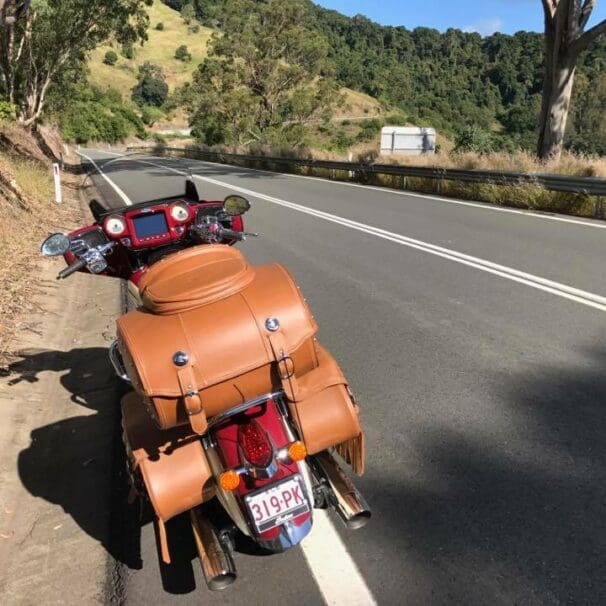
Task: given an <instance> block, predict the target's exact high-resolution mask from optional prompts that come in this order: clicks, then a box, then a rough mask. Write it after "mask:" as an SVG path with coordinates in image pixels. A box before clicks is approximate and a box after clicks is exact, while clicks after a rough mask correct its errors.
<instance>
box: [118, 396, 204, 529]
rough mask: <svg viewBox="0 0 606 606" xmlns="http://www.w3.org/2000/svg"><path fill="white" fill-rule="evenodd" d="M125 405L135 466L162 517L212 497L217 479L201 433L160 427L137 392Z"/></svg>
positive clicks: (128, 442) (124, 423)
mask: <svg viewBox="0 0 606 606" xmlns="http://www.w3.org/2000/svg"><path fill="white" fill-rule="evenodd" d="M121 406H122V427H123V430H124V443H125V444H126V445H127V451H128V452H127V454H128V457H129V460H130V465H131V469H132V471H133V472H137V471H138V472H140V473H141V476H142V479H143V482H144V483H145V488H146V490H147V494H148V495H149V499H150V501H151V503H152V506H153V508H154V510H155V512H156V515H157V516H158V518H159V519H160V520H162V521H163V522H166V521H167V520H170V519H171V518H173V517H174V516H176V515H178V514H180V513H183V512H184V511H187V510H188V509H191V508H192V507H196V506H197V505H200V504H201V503H203V502H204V501H208V500H209V499H211V498H212V497H213V496H214V481H213V479H212V472H211V469H210V466H209V464H208V461H207V460H206V455H205V454H204V449H203V448H202V444H201V442H200V438H199V436H198V435H196V434H195V433H193V432H192V431H191V428H189V427H181V428H177V429H173V430H170V431H161V430H159V429H158V428H157V427H156V426H155V424H154V423H153V421H152V420H151V419H150V417H149V415H148V414H147V413H146V411H145V408H144V407H143V406H141V397H140V396H139V395H138V394H136V393H134V392H131V393H129V394H127V395H126V396H124V398H122V404H121Z"/></svg>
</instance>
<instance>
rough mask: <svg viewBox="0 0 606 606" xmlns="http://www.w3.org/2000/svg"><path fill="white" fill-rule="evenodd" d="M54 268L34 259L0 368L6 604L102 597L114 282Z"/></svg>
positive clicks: (114, 400)
mask: <svg viewBox="0 0 606 606" xmlns="http://www.w3.org/2000/svg"><path fill="white" fill-rule="evenodd" d="M80 206H81V208H79V209H74V211H75V212H78V213H81V214H82V216H84V213H85V206H84V201H83V200H82V201H81V202H80ZM59 269H60V262H59V261H57V260H46V259H41V260H40V264H39V266H38V268H37V271H36V272H35V273H34V275H32V277H31V279H32V280H33V281H35V282H36V288H35V294H34V295H33V298H34V301H33V307H34V309H35V310H36V311H35V312H34V313H32V314H30V315H28V317H27V318H26V319H25V321H22V322H21V329H20V331H19V333H18V334H17V337H16V339H15V341H14V342H13V345H12V350H13V351H14V352H16V353H15V354H14V356H13V360H12V361H11V363H10V364H9V366H8V367H7V369H6V370H5V371H3V372H2V375H1V376H0V443H1V444H2V445H3V447H2V449H0V595H2V599H1V601H2V603H3V604H4V605H5V606H10V605H14V604H15V605H16V604H19V605H21V604H40V603H44V604H45V605H52V604H92V603H103V602H104V595H103V593H104V590H105V582H106V574H107V569H108V560H109V557H108V554H110V553H111V548H110V545H109V536H110V535H109V520H110V511H111V469H112V461H111V459H112V453H113V448H112V445H113V440H114V436H115V420H116V413H117V410H118V398H119V386H118V384H117V382H116V380H115V379H114V376H113V373H112V370H111V367H110V364H109V361H108V359H107V347H108V344H109V342H110V341H111V339H112V335H113V334H114V328H113V324H114V318H115V317H116V316H117V315H118V314H119V313H120V283H119V282H118V281H113V280H106V279H103V278H98V277H92V276H86V275H82V274H78V275H75V276H73V277H71V278H70V279H69V280H66V281H63V282H58V281H56V280H55V276H56V274H57V272H58V270H59Z"/></svg>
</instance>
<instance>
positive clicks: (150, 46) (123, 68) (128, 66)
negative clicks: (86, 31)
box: [89, 1, 213, 98]
mask: <svg viewBox="0 0 606 606" xmlns="http://www.w3.org/2000/svg"><path fill="white" fill-rule="evenodd" d="M147 12H148V14H149V19H150V28H149V32H148V34H149V40H148V41H147V42H146V43H145V44H144V45H143V46H135V58H134V59H133V60H132V61H131V60H128V59H125V58H124V57H123V56H122V55H120V48H119V46H117V45H116V46H114V47H111V46H102V47H100V48H97V49H96V50H95V51H94V52H93V53H92V54H91V58H90V61H89V68H90V76H89V79H90V81H91V82H93V83H94V84H97V85H98V86H100V87H101V88H103V89H107V88H113V89H116V90H118V91H120V93H122V96H123V97H125V98H129V97H130V93H131V90H132V88H133V87H134V86H135V84H136V83H137V71H138V67H139V65H143V63H144V62H145V61H150V62H151V63H154V64H155V65H159V66H160V67H161V68H162V70H163V71H164V74H165V76H166V81H167V83H168V85H169V86H170V88H171V89H174V88H175V87H176V86H179V85H181V84H184V83H185V82H187V81H189V80H191V75H192V73H193V72H194V70H195V69H196V67H197V66H198V64H199V63H201V62H202V60H203V59H204V57H206V56H207V46H208V41H209V39H210V36H211V35H212V31H213V30H211V29H209V28H207V27H200V31H199V32H198V33H197V34H194V33H189V32H188V30H187V25H186V24H185V22H184V21H183V19H181V15H180V14H179V13H178V12H177V11H175V10H173V9H171V8H169V7H168V6H166V5H165V4H163V3H162V2H159V1H156V2H154V4H153V5H152V6H150V7H148V8H147ZM159 22H162V23H164V30H163V31H157V30H156V29H155V27H156V25H157V24H158V23H159ZM182 44H185V45H187V48H188V49H189V52H190V53H191V55H192V61H189V62H187V63H185V62H183V61H179V60H178V59H175V51H176V50H177V48H178V47H179V46H181V45H182ZM110 49H113V50H115V51H116V52H117V53H118V55H119V57H120V59H119V60H118V63H117V64H116V65H115V66H113V67H112V66H109V65H105V64H104V63H103V58H104V57H105V53H106V52H107V51H108V50H110Z"/></svg>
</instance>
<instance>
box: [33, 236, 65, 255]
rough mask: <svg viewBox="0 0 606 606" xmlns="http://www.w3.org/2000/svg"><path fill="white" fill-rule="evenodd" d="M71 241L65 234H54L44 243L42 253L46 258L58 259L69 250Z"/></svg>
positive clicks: (41, 248)
mask: <svg viewBox="0 0 606 606" xmlns="http://www.w3.org/2000/svg"><path fill="white" fill-rule="evenodd" d="M69 245H70V239H69V238H68V237H67V236H66V235H65V234H53V235H52V236H49V237H48V238H46V240H44V242H42V246H41V247H40V252H41V253H42V254H43V255H44V256H45V257H58V256H60V255H64V254H65V253H66V252H67V251H68V250H69Z"/></svg>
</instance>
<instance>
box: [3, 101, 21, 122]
mask: <svg viewBox="0 0 606 606" xmlns="http://www.w3.org/2000/svg"><path fill="white" fill-rule="evenodd" d="M16 114H17V108H16V107H15V106H14V105H13V104H12V103H9V102H8V101H6V100H4V99H0V123H1V122H10V121H12V120H14V119H15V116H16Z"/></svg>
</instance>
